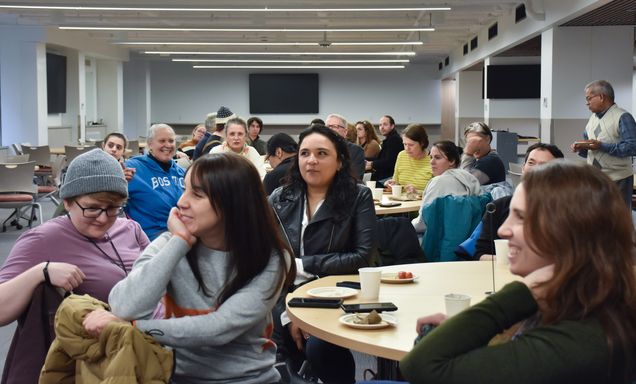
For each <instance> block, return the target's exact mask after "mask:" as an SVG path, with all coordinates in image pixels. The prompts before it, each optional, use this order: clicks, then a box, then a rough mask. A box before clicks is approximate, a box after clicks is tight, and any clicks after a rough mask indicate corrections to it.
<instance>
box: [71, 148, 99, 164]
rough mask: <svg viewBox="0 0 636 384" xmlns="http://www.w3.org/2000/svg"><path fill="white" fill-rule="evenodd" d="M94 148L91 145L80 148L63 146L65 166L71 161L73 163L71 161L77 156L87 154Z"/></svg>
mask: <svg viewBox="0 0 636 384" xmlns="http://www.w3.org/2000/svg"><path fill="white" fill-rule="evenodd" d="M95 148H96V147H94V146H92V145H88V146H81V147H76V146H74V145H65V146H64V153H65V154H66V165H69V164H71V161H73V159H75V158H76V157H77V156H79V155H81V154H82V153H85V152H88V151H90V150H93V149H95Z"/></svg>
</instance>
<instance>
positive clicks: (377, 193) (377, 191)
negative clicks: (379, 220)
mask: <svg viewBox="0 0 636 384" xmlns="http://www.w3.org/2000/svg"><path fill="white" fill-rule="evenodd" d="M372 191H373V200H378V201H380V200H381V199H382V193H384V189H382V188H373V189H372Z"/></svg>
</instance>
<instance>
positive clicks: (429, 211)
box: [422, 193, 492, 261]
mask: <svg viewBox="0 0 636 384" xmlns="http://www.w3.org/2000/svg"><path fill="white" fill-rule="evenodd" d="M490 201H492V196H491V195H490V194H489V193H485V194H482V195H479V196H453V195H448V196H443V197H438V198H437V199H435V200H433V202H432V203H430V204H428V205H426V206H424V208H423V209H422V217H423V218H424V221H426V232H425V233H424V238H423V239H422V249H423V250H424V255H425V257H426V260H427V261H457V260H459V258H458V257H457V255H456V254H455V248H457V246H458V245H459V244H461V243H462V242H463V241H464V240H466V239H467V238H468V237H469V236H470V234H471V233H472V232H473V230H474V229H475V227H477V225H478V224H479V223H480V222H481V218H482V216H483V215H484V211H485V210H486V204H488V203H489V202H490Z"/></svg>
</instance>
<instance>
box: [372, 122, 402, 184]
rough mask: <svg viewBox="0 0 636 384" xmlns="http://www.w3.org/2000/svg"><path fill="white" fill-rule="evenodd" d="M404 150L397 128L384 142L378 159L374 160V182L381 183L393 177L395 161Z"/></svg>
mask: <svg viewBox="0 0 636 384" xmlns="http://www.w3.org/2000/svg"><path fill="white" fill-rule="evenodd" d="M403 149H404V145H403V144H402V138H400V134H399V133H397V128H394V129H393V130H392V131H391V133H389V134H388V135H386V137H385V138H384V141H382V150H381V151H380V154H379V155H378V158H377V159H376V160H373V170H374V174H373V180H378V181H380V180H384V179H386V178H389V177H391V176H393V171H394V170H395V161H396V160H397V156H398V153H400V152H401V151H402V150H403Z"/></svg>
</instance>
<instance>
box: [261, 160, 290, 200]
mask: <svg viewBox="0 0 636 384" xmlns="http://www.w3.org/2000/svg"><path fill="white" fill-rule="evenodd" d="M294 159H295V156H291V157H288V158H286V159H285V160H283V161H281V162H280V164H278V166H277V167H276V168H274V169H272V171H271V172H267V174H266V175H265V178H264V179H263V185H264V186H265V193H266V194H267V195H271V194H272V192H274V190H275V189H276V188H278V187H280V185H281V183H280V181H281V179H282V178H283V177H285V175H287V171H288V170H289V168H291V166H292V164H294Z"/></svg>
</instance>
